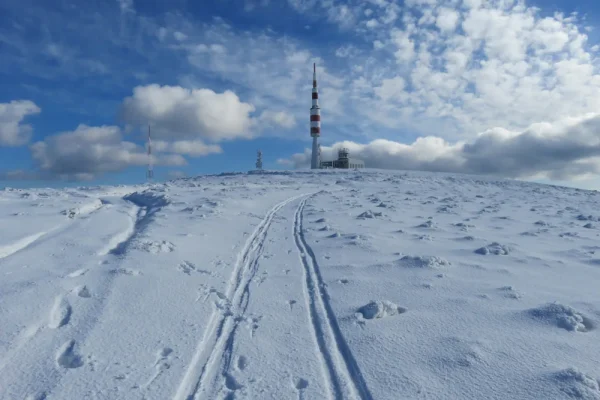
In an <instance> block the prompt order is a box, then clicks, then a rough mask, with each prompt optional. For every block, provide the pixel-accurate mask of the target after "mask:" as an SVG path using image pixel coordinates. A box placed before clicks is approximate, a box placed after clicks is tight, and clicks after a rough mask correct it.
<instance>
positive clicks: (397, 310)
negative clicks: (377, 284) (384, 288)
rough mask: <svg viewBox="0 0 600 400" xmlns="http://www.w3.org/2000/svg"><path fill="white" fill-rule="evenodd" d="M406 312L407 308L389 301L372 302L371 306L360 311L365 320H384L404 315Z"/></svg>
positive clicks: (367, 305)
mask: <svg viewBox="0 0 600 400" xmlns="http://www.w3.org/2000/svg"><path fill="white" fill-rule="evenodd" d="M406 311H407V310H406V308H404V307H400V306H398V305H396V304H394V303H392V302H391V301H387V300H383V301H381V300H371V302H370V303H369V304H366V305H364V306H362V307H360V308H359V309H358V312H359V313H360V314H361V315H362V317H363V318H364V319H378V318H384V317H389V316H392V315H396V314H403V313H405V312H406Z"/></svg>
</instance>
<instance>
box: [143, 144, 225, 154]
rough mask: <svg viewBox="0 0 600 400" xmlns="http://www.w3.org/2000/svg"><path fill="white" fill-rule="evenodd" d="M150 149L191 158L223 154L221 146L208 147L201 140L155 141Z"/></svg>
mask: <svg viewBox="0 0 600 400" xmlns="http://www.w3.org/2000/svg"><path fill="white" fill-rule="evenodd" d="M152 147H153V149H154V150H155V151H157V152H169V153H175V154H182V155H186V156H191V157H202V156H206V155H209V154H219V153H222V152H223V149H221V146H218V145H214V144H212V145H209V144H206V143H204V142H203V141H201V140H176V141H174V142H167V141H164V140H155V141H153V142H152Z"/></svg>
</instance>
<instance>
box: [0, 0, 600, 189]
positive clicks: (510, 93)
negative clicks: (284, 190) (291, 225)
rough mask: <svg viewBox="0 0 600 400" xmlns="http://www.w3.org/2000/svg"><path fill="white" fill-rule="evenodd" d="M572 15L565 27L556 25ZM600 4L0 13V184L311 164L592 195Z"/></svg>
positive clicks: (89, 5) (283, 2)
mask: <svg viewBox="0 0 600 400" xmlns="http://www.w3.org/2000/svg"><path fill="white" fill-rule="evenodd" d="M574 12H576V13H577V14H572V13H574ZM599 28H600V5H597V4H596V2H592V1H583V0H580V1H568V2H567V1H564V0H556V1H536V2H520V1H516V0H515V1H513V0H405V1H394V0H365V1H358V0H355V1H338V0H277V1H275V0H214V1H209V0H207V1H202V2H193V1H186V0H174V1H160V0H159V1H155V2H143V1H136V0H114V1H112V0H107V1H103V2H88V1H70V2H68V1H57V2H46V1H31V0H25V1H23V0H19V1H15V0H4V1H3V2H2V4H1V5H0V59H2V60H3V62H2V63H0V80H1V82H2V91H0V184H2V183H4V184H6V185H10V186H27V185H64V184H82V183H85V184H96V183H134V182H141V181H143V179H144V170H145V166H144V164H145V162H146V157H145V155H144V153H145V148H144V134H145V131H146V127H147V125H148V124H150V125H151V126H152V127H153V132H154V135H155V142H156V147H155V157H156V159H155V163H156V164H157V166H156V167H155V170H156V175H157V178H158V179H167V178H168V177H173V176H179V175H194V174H198V173H214V172H221V171H232V170H241V171H244V170H248V169H251V168H252V167H253V164H254V161H255V151H256V149H258V148H260V149H262V150H263V153H264V160H265V167H266V168H269V169H288V168H304V167H306V166H307V164H308V153H307V150H306V149H307V148H308V147H310V137H309V134H308V132H309V129H308V125H309V124H308V120H309V119H308V115H309V113H308V109H309V108H310V85H311V79H312V76H311V72H312V63H313V62H316V63H317V65H318V74H319V85H320V98H321V106H322V118H323V122H322V132H323V134H322V138H321V143H322V145H323V151H324V155H325V156H326V157H332V156H333V154H334V153H335V150H336V149H337V148H338V147H340V146H342V145H343V146H347V147H349V148H350V149H351V151H352V153H353V154H354V155H355V156H357V157H360V158H363V159H365V161H366V163H367V165H368V166H372V167H378V168H391V169H420V170H431V171H449V172H466V173H476V174H477V173H481V174H492V175H498V176H505V177H511V178H521V179H531V180H537V181H544V182H552V183H559V184H568V185H573V186H579V187H585V188H599V189H600V184H599V182H600V181H599V179H598V173H599V172H600V139H599V137H598V134H597V133H596V132H600V130H596V129H597V128H600V116H599V114H598V112H600V96H598V94H599V93H600V71H599V66H600V63H599V59H598V51H599V47H598V43H600V35H599V34H598V29H599Z"/></svg>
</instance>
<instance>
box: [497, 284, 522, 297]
mask: <svg viewBox="0 0 600 400" xmlns="http://www.w3.org/2000/svg"><path fill="white" fill-rule="evenodd" d="M498 290H500V291H501V292H504V297H506V298H508V299H515V300H518V299H520V298H521V297H523V296H522V295H521V293H519V292H518V291H517V290H516V289H515V288H514V286H502V287H501V288H499V289H498Z"/></svg>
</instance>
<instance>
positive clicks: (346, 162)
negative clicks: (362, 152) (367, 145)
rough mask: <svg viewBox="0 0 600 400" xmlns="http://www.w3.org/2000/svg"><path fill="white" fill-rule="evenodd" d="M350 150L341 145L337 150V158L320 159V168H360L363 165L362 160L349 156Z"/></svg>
mask: <svg viewBox="0 0 600 400" xmlns="http://www.w3.org/2000/svg"><path fill="white" fill-rule="evenodd" d="M349 155H350V150H348V149H347V148H345V147H343V148H341V149H339V150H338V159H337V160H333V161H321V168H322V169H328V168H340V169H362V168H364V167H365V162H364V161H363V160H358V159H356V158H350V157H349Z"/></svg>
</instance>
